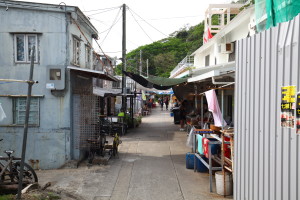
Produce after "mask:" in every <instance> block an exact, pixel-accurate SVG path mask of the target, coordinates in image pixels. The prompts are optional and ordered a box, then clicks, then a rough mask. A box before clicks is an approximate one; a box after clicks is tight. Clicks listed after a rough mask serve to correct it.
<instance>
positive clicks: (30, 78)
mask: <svg viewBox="0 0 300 200" xmlns="http://www.w3.org/2000/svg"><path fill="white" fill-rule="evenodd" d="M34 51H35V46H33V47H32V49H31V57H30V59H31V62H30V74H29V82H28V92H27V100H26V113H25V124H24V135H23V146H22V156H21V166H20V174H19V185H18V195H17V199H21V191H22V186H23V172H24V160H25V154H26V144H27V132H28V121H29V112H30V100H31V91H32V85H33V84H34V82H33V80H32V77H33V66H34Z"/></svg>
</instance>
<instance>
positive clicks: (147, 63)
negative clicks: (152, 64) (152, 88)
mask: <svg viewBox="0 0 300 200" xmlns="http://www.w3.org/2000/svg"><path fill="white" fill-rule="evenodd" d="M148 77H149V60H148V59H147V78H148Z"/></svg>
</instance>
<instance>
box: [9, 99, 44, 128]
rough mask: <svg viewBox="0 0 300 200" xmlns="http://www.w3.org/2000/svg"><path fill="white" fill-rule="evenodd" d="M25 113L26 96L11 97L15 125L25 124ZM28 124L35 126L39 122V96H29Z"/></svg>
mask: <svg viewBox="0 0 300 200" xmlns="http://www.w3.org/2000/svg"><path fill="white" fill-rule="evenodd" d="M25 114H26V98H24V97H20V98H14V99H13V116H14V124H16V125H23V124H25ZM28 124H29V125H36V126H38V125H39V124H40V101H39V98H36V97H35V98H33V97H31V101H30V112H29V120H28Z"/></svg>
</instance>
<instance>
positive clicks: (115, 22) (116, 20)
mask: <svg viewBox="0 0 300 200" xmlns="http://www.w3.org/2000/svg"><path fill="white" fill-rule="evenodd" d="M120 11H121V7H120V9H119V12H118V13H117V15H116V18H115V19H114V21H113V23H112V25H111V26H110V28H109V30H108V32H107V34H106V35H105V37H104V39H103V40H102V42H101V45H102V44H103V43H104V41H105V39H106V37H107V36H108V34H109V33H110V31H111V29H112V27H113V26H114V25H116V24H117V23H118V21H119V20H120V18H119V19H118V16H119V14H120ZM104 32H105V31H104ZM102 33H103V32H102Z"/></svg>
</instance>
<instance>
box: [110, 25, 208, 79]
mask: <svg viewBox="0 0 300 200" xmlns="http://www.w3.org/2000/svg"><path fill="white" fill-rule="evenodd" d="M203 31H204V22H201V23H200V24H198V25H196V26H193V27H191V28H189V29H187V28H182V29H180V30H178V31H176V32H174V33H172V34H170V36H169V37H168V38H165V39H162V40H160V41H157V42H153V43H152V44H148V45H144V46H141V47H139V48H137V49H135V50H133V51H131V52H129V53H128V54H127V56H126V58H127V71H131V72H135V73H137V72H138V69H139V62H140V61H139V60H140V50H142V59H143V69H142V72H143V75H146V71H147V70H146V60H147V59H148V60H149V74H151V75H155V76H162V77H169V75H170V71H172V69H174V67H176V66H177V64H178V63H179V62H180V61H181V60H182V59H183V58H185V57H186V56H187V55H189V54H191V53H193V52H194V51H195V50H197V49H198V48H199V47H200V46H202V42H203V41H202V36H203ZM121 69H122V64H120V65H118V66H117V69H116V73H117V74H121Z"/></svg>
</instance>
